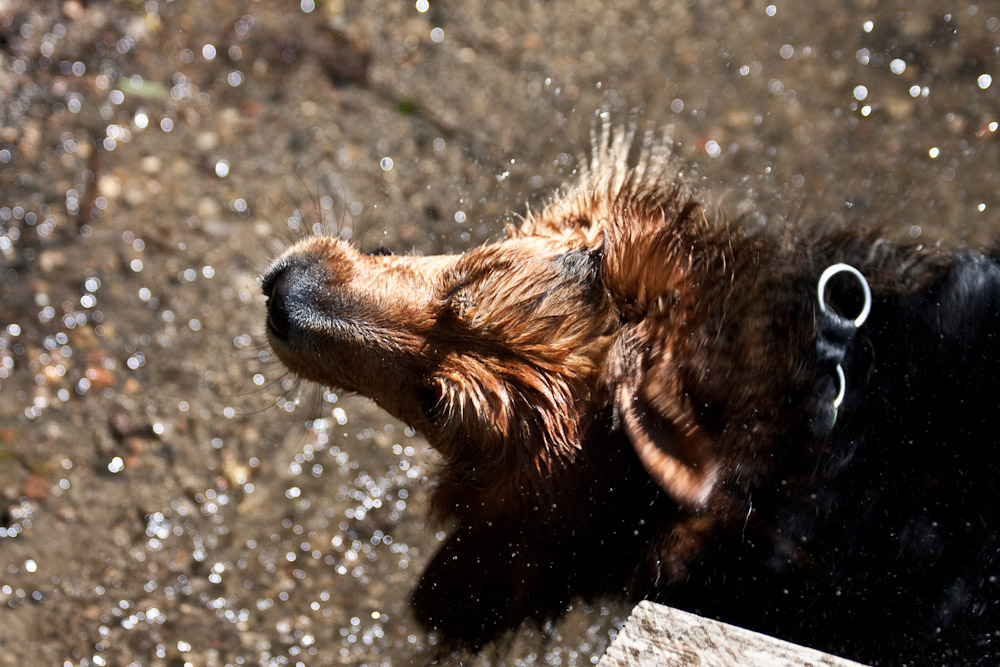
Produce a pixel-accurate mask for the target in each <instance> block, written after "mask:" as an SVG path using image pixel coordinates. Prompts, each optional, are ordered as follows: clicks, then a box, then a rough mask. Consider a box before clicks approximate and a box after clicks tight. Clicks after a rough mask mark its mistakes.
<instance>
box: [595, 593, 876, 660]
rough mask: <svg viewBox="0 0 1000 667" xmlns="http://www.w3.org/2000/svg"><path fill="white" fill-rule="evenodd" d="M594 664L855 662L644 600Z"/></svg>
mask: <svg viewBox="0 0 1000 667" xmlns="http://www.w3.org/2000/svg"><path fill="white" fill-rule="evenodd" d="M598 665H599V667H626V666H627V667H647V666H648V667H653V666H654V665H655V666H656V667H661V666H663V665H679V666H682V667H683V666H687V665H690V666H692V667H693V666H694V665H698V666H699V667H715V666H718V667H733V665H740V667H802V666H803V665H807V666H808V665H824V666H825V667H859V663H856V662H851V661H850V660H845V659H843V658H838V657H836V656H833V655H829V654H826V653H822V652H820V651H816V650H814V649H811V648H806V647H804V646H797V645H796V644H790V643H788V642H785V641H782V640H780V639H775V638H774V637H768V636H767V635H762V634H759V633H756V632H751V631H750V630H744V629H743V628H738V627H736V626H733V625H727V624H725V623H720V622H718V621H713V620H709V619H707V618H702V617H701V616H696V615H695V614H689V613H688V612H685V611H680V610H679V609H673V608H671V607H665V606H663V605H660V604H656V603H654V602H648V601H645V602H640V603H639V604H638V605H636V607H635V609H633V610H632V614H631V616H629V619H628V622H627V623H625V627H624V628H622V629H621V631H620V632H619V633H618V636H617V637H616V638H615V640H614V642H612V643H611V646H610V647H609V648H608V652H607V653H606V654H605V655H604V657H603V658H601V661H600V663H598Z"/></svg>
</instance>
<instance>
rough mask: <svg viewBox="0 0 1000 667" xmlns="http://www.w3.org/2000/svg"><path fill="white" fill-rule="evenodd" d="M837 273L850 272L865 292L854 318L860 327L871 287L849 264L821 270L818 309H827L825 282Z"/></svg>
mask: <svg viewBox="0 0 1000 667" xmlns="http://www.w3.org/2000/svg"><path fill="white" fill-rule="evenodd" d="M838 273H850V274H851V275H852V276H854V277H855V278H857V279H858V282H859V283H861V289H862V291H864V293H865V304H864V306H862V308H861V314H860V315H858V316H857V317H855V318H854V326H855V327H860V326H861V325H862V324H864V323H865V320H867V319H868V314H869V313H870V312H871V310H872V290H871V287H869V286H868V281H867V280H866V279H865V277H864V276H863V275H862V274H861V272H860V271H858V270H857V269H855V268H854V267H853V266H851V265H850V264H834V265H832V266H828V267H827V268H826V271H824V272H823V275H821V276H820V277H819V284H818V285H817V286H816V293H817V295H818V296H819V309H820V310H821V311H822V312H824V313H825V312H826V311H827V307H826V299H825V298H824V296H823V295H824V292H826V284H827V282H829V281H830V278H832V277H834V276H835V275H837V274H838ZM841 372H843V371H841ZM841 386H843V383H841ZM841 398H843V397H841Z"/></svg>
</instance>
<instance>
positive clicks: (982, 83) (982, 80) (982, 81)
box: [976, 74, 993, 90]
mask: <svg viewBox="0 0 1000 667" xmlns="http://www.w3.org/2000/svg"><path fill="white" fill-rule="evenodd" d="M976 83H978V84H979V87H980V88H982V89H983V90H986V89H987V88H989V87H990V84H991V83H993V77H992V76H990V75H989V74H980V75H979V78H978V79H976Z"/></svg>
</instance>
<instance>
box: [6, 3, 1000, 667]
mask: <svg viewBox="0 0 1000 667" xmlns="http://www.w3.org/2000/svg"><path fill="white" fill-rule="evenodd" d="M998 45H1000V5H998V4H997V3H996V2H991V3H985V2H984V3H979V4H975V3H970V2H964V1H963V2H922V3H920V2H916V3H914V2H911V3H902V2H891V3H890V2H876V1H875V0H864V1H855V2H842V3H789V2H775V3H774V4H771V3H770V2H766V1H765V2H756V1H751V2H735V1H731V2H700V1H697V0H686V1H683V2H681V1H674V2H671V1H659V2H656V1H654V2H639V1H637V0H617V1H614V2H597V1H589V0H578V1H575V2H571V1H569V0H547V1H541V0H539V1H528V0H518V1H515V2H509V3H499V2H466V1H458V0H449V1H442V0H430V2H429V3H428V2H425V1H420V2H416V3H415V4H414V3H413V2H409V1H404V2H391V1H389V0H365V2H363V3H362V2H347V1H345V0H326V1H323V0H317V2H316V4H315V6H313V4H312V3H310V2H308V1H306V2H302V3H301V4H300V3H299V2H291V1H281V2H278V1H272V2H264V1H250V0H244V1H238V0H172V1H171V0H147V1H146V2H140V1H138V0H108V1H99V0H91V1H88V2H83V1H82V0H67V1H65V2H54V1H42V2H38V1H37V0H0V664H2V665H36V664H37V665H56V664H66V665H130V664H134V665H183V664H192V665H253V664H267V665H291V664H308V665H327V664H359V663H365V664H386V665H388V664H408V663H410V662H415V661H421V660H425V659H426V657H427V656H428V655H431V654H432V653H433V651H434V643H435V640H434V637H428V636H426V635H425V634H424V633H423V632H422V631H421V630H420V628H419V627H418V626H417V625H416V624H415V622H414V620H413V618H412V616H411V615H410V612H409V611H408V608H407V596H408V594H409V591H410V590H411V589H412V587H413V585H414V584H415V582H416V580H417V577H418V575H419V573H420V571H421V569H422V567H423V565H424V564H425V563H426V562H427V560H428V559H429V557H430V555H431V554H432V553H433V552H434V549H435V548H436V546H437V544H438V543H439V541H440V540H441V539H442V538H443V536H444V532H442V531H444V530H445V529H446V527H444V526H436V525H434V524H432V523H431V522H428V521H426V520H425V518H426V496H427V491H428V488H429V484H430V482H429V477H431V478H432V476H433V471H434V465H435V461H434V457H433V454H432V453H431V452H429V451H427V449H426V447H425V445H424V444H423V442H422V440H420V438H419V436H417V435H414V434H413V433H412V432H411V431H410V430H408V429H407V428H406V427H405V425H403V424H399V423H396V422H393V421H392V420H391V419H389V418H388V417H387V416H386V415H385V414H384V413H382V412H380V411H379V410H378V409H377V408H375V407H374V406H373V405H371V404H370V403H369V402H368V401H366V400H364V399H360V398H357V397H350V396H341V395H337V394H336V393H334V392H332V391H323V390H321V389H319V388H315V387H310V386H301V385H300V384H298V383H296V382H295V381H294V379H293V378H289V377H287V376H285V375H284V374H283V371H282V369H281V368H280V366H279V365H278V364H277V363H276V362H275V361H273V360H272V359H271V358H270V356H269V354H268V351H267V347H266V345H265V344H264V342H263V339H262V337H261V335H260V334H261V333H262V331H263V326H262V325H263V300H262V298H261V296H260V295H259V287H258V275H259V273H260V271H261V270H262V269H263V268H264V267H266V265H267V262H268V259H269V258H270V257H272V256H273V255H274V253H275V252H277V250H279V249H280V248H281V247H282V245H283V244H287V243H288V241H289V240H290V239H295V238H298V237H300V236H301V235H303V234H305V233H310V232H312V231H316V230H318V231H323V230H326V231H330V232H332V233H337V234H343V235H345V236H346V235H351V236H353V237H354V239H355V240H356V242H357V243H358V244H359V245H360V246H361V247H363V248H366V249H371V248H375V247H378V246H380V245H384V246H389V247H392V248H394V249H395V250H396V251H404V252H405V251H412V252H418V253H432V252H441V251H461V250H462V249H463V248H467V247H470V246H472V245H474V244H477V243H481V242H483V241H485V240H487V239H489V238H493V237H496V236H497V235H498V234H500V233H502V229H503V225H504V223H505V222H506V221H508V220H510V219H511V217H512V216H514V215H516V214H517V212H519V211H523V210H524V206H525V205H528V204H530V205H532V206H539V205H541V204H542V203H543V202H544V201H545V199H546V197H548V196H550V195H551V193H552V192H553V189H554V188H556V187H557V186H558V185H559V184H560V183H561V182H562V181H564V179H565V178H566V177H567V176H568V174H570V172H571V171H572V168H573V165H574V164H575V163H576V159H577V156H578V155H579V154H580V153H581V152H584V151H586V149H587V146H588V142H589V139H588V135H589V131H590V129H591V128H592V127H593V126H594V124H595V119H596V114H597V113H598V112H602V111H603V112H605V113H610V114H612V117H613V118H614V119H615V120H616V122H619V123H622V124H626V123H634V124H636V125H637V126H638V127H640V128H642V129H655V128H663V127H667V126H669V127H671V128H672V130H671V132H672V135H673V137H674V140H675V142H676V146H677V152H678V153H679V154H680V155H682V156H683V157H684V158H685V159H686V160H687V161H688V162H689V163H690V164H691V165H692V170H693V171H694V172H695V173H696V174H697V176H698V178H699V179H702V180H703V181H704V182H705V185H706V187H707V188H709V190H710V191H711V192H712V193H714V195H715V196H716V197H717V198H718V199H719V200H720V201H722V202H723V203H724V205H725V206H726V207H727V208H729V209H730V210H733V211H736V212H749V213H750V216H749V218H748V220H749V221H750V224H775V222H776V221H777V220H780V219H782V218H786V217H792V218H809V219H819V220H822V221H823V223H824V224H831V225H858V224H880V225H883V226H884V228H885V230H886V233H887V234H888V235H890V236H893V237H895V238H912V239H913V240H914V241H915V242H921V243H949V244H968V245H972V246H974V247H975V246H979V245H980V244H983V243H985V242H988V240H989V239H990V238H992V237H994V236H995V235H996V233H997V231H998V228H1000V218H998V215H997V211H998V210H1000V140H998V137H1000V131H998V127H997V122H998V120H1000V116H998V109H1000V104H998V99H997V90H998V88H1000V51H998V48H1000V47H998ZM627 613H628V609H627V608H626V607H624V606H622V605H620V604H618V603H616V602H614V601H606V602H602V603H598V604H594V605H592V606H587V605H583V604H576V605H574V608H573V609H572V610H571V611H570V613H569V614H568V615H567V616H566V617H564V619H563V620H562V621H560V622H558V623H554V624H551V625H549V626H546V627H544V628H525V629H524V630H523V631H521V632H519V633H517V634H516V635H515V636H513V637H510V638H507V639H506V640H505V641H503V642H501V643H500V645H498V646H496V647H493V648H491V649H490V650H488V651H487V652H486V654H485V655H484V656H480V657H479V658H478V660H479V661H480V662H492V663H494V664H511V665H532V664H536V665H537V664H542V665H580V664H591V663H593V662H596V660H597V657H598V656H599V655H600V654H601V653H602V651H603V650H604V648H605V647H606V646H607V644H608V642H609V638H610V637H612V636H613V634H614V632H615V629H616V628H617V627H618V626H619V625H620V624H621V623H622V622H623V620H624V617H625V616H626V615H627ZM462 660H465V661H466V662H472V661H474V659H473V658H470V657H468V656H465V657H462V656H455V657H454V658H453V659H452V661H453V662H456V663H457V662H459V661H462Z"/></svg>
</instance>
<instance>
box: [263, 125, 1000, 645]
mask: <svg viewBox="0 0 1000 667" xmlns="http://www.w3.org/2000/svg"><path fill="white" fill-rule="evenodd" d="M633 143H634V142H633V135H632V133H629V132H617V133H616V132H612V131H610V130H609V129H608V127H607V126H604V127H603V129H602V131H601V132H600V136H598V137H596V138H595V148H594V153H593V157H592V159H591V161H590V163H589V164H587V165H584V166H583V167H581V168H580V170H579V173H578V175H577V178H576V180H575V182H574V183H573V184H571V185H570V186H569V187H568V188H567V189H566V190H565V192H562V193H561V194H559V195H557V196H556V197H555V198H554V199H553V201H552V202H551V203H550V204H549V205H548V206H546V207H545V208H544V209H543V210H541V211H540V212H531V213H529V214H527V216H526V217H525V218H524V220H523V222H522V223H521V224H520V226H519V227H518V228H516V229H511V230H510V232H509V236H508V238H506V239H503V240H501V241H498V242H496V243H491V244H487V245H484V246H481V247H478V248H475V249H472V250H470V251H468V252H466V253H465V254H462V255H448V256H434V257H408V256H391V255H390V256H386V255H363V254H360V253H359V252H358V251H357V250H355V249H354V248H353V247H351V246H350V245H348V244H347V243H345V242H343V241H340V240H336V239H333V238H327V237H315V238H309V239H306V240H304V241H301V242H299V243H298V244H297V245H295V246H293V247H292V248H290V249H289V250H288V251H287V252H285V253H284V254H283V255H282V256H281V257H280V258H279V259H278V260H277V261H276V262H275V263H274V266H273V267H272V268H271V269H270V270H269V271H268V273H267V275H266V276H265V277H264V292H265V294H266V295H267V297H268V333H269V337H270V340H271V344H272V346H273V347H274V350H275V351H276V353H277V354H278V356H279V357H280V358H281V359H282V361H283V362H284V363H285V364H286V365H287V366H288V368H289V369H291V370H292V371H293V372H294V373H296V374H298V375H300V376H302V377H303V378H307V379H309V380H314V381H316V382H320V383H322V384H325V385H330V386H334V387H340V388H343V389H348V390H353V391H357V392H359V393H361V394H364V395H366V396H370V397H371V398H373V399H374V400H375V401H377V402H378V403H379V404H380V405H381V406H382V407H384V408H385V409H386V410H387V411H389V412H390V413H391V414H393V415H395V416H396V417H398V418H399V419H401V420H403V421H405V422H407V423H409V424H411V425H412V426H413V427H415V428H416V429H418V430H419V431H420V432H422V433H423V434H424V435H425V436H426V437H427V439H428V440H429V442H430V443H431V445H433V446H434V447H435V448H436V449H437V450H438V451H440V453H441V454H442V456H443V459H444V463H443V466H442V471H441V477H440V480H439V481H438V487H437V492H436V496H435V507H436V510H437V512H438V513H439V514H440V515H442V516H445V517H451V518H452V519H454V520H455V521H456V523H457V525H458V528H457V529H456V530H455V531H454V533H453V534H452V535H451V537H450V539H449V540H448V542H447V543H446V544H445V545H444V546H443V548H442V549H441V550H440V552H439V553H438V554H437V556H436V557H435V559H434V560H433V562H432V563H431V565H430V566H429V567H428V569H427V571H426V572H425V573H424V575H423V578H422V579H421V582H420V584H419V587H418V588H417V590H416V592H415V594H414V604H415V607H416V611H417V615H418V617H419V618H420V619H421V620H422V621H423V622H424V623H426V624H427V625H428V626H429V627H432V628H436V629H437V630H439V631H440V633H441V634H442V635H443V636H444V638H445V639H446V640H451V641H456V642H460V643H464V644H468V645H472V646H481V645H482V644H483V643H485V642H487V641H489V640H490V639H491V638H493V637H495V636H497V635H498V634H499V633H500V632H502V631H503V630H506V629H509V628H513V627H516V626H517V625H519V624H520V623H522V622H523V621H525V620H526V619H542V618H547V617H551V616H553V615H556V614H558V613H559V611H560V610H561V609H563V608H564V607H565V604H566V603H567V602H568V601H570V600H572V599H574V598H575V597H577V596H583V597H584V598H593V597H594V596H598V595H602V594H621V595H625V596H629V597H631V598H641V597H648V598H652V599H656V600H660V601H663V602H665V603H667V604H671V605H675V606H679V607H682V608H685V609H690V610H693V611H696V612H700V613H702V614H707V615H709V616H713V617H717V618H720V619H722V620H725V621H729V622H732V623H736V624H739V625H742V626H745V627H748V628H752V629H755V630H760V631H764V632H767V633H770V634H774V635H777V636H779V637H783V638H786V639H789V640H792V641H795V642H799V643H803V644H808V645H811V646H815V647H818V648H820V649H823V650H826V651H829V652H832V653H837V654H840V655H845V656H849V657H853V658H856V659H860V660H864V661H869V662H878V663H900V664H902V663H956V662H970V663H971V662H977V661H979V662H987V663H988V662H995V661H996V660H997V658H998V656H1000V635H998V631H1000V614H998V606H997V599H998V597H1000V585H998V581H997V575H998V574H1000V569H998V562H997V561H998V558H997V553H998V548H1000V541H998V539H997V532H996V529H997V519H998V511H997V508H998V501H997V496H998V492H1000V485H998V481H1000V473H998V469H997V463H998V458H997V451H996V450H997V442H998V431H1000V405H998V402H1000V399H998V396H1000V353H998V351H997V345H998V343H1000V341H998V340H997V338H998V332H1000V267H998V264H997V257H996V254H995V253H993V254H991V255H989V256H986V255H981V254H977V253H974V252H969V251H955V252H949V251H944V250H940V249H936V248H932V247H924V246H916V245H915V246H905V247H904V246H899V245H893V244H891V243H888V242H886V241H883V240H880V239H879V238H878V237H877V236H875V235H870V234H863V235H861V234H851V233H850V232H837V233H833V234H828V235H820V236H817V237H814V236H810V237H803V236H800V235H799V234H797V233H796V232H795V230H786V231H783V232H782V233H781V234H774V233H770V232H757V233H753V234H751V233H748V232H747V231H746V230H744V229H743V228H741V227H740V226H739V225H734V224H728V223H727V222H726V221H725V220H723V219H722V218H721V217H720V216H718V215H715V214H712V213H711V212H709V210H708V209H707V208H706V207H705V206H704V205H703V204H702V203H701V202H700V201H699V200H698V199H697V198H696V196H695V194H694V193H693V192H692V190H691V189H690V188H689V186H688V184H687V183H686V181H685V179H684V177H683V176H682V174H681V173H680V167H679V166H678V165H677V164H676V162H675V161H674V160H673V159H672V158H671V157H670V155H669V150H668V149H667V148H665V147H664V144H663V143H658V142H655V141H649V140H647V141H646V142H645V144H644V145H643V146H642V149H641V155H640V156H639V157H638V158H637V159H636V160H634V161H633V162H631V163H630V162H629V160H628V157H627V156H628V153H629V150H630V148H631V147H632V146H633ZM837 262H847V263H850V264H851V265H853V266H855V267H857V268H858V269H859V270H860V271H861V272H862V273H863V275H864V276H865V277H866V278H867V280H868V282H869V283H870V285H871V291H872V299H873V303H872V309H871V315H870V317H869V318H868V320H867V321H866V322H865V323H864V324H863V325H862V326H861V328H860V329H859V330H858V331H857V335H856V336H855V337H854V339H853V341H851V342H850V343H849V344H848V345H847V346H846V348H845V350H844V351H846V356H845V357H844V359H843V363H842V366H843V369H844V371H845V375H846V378H847V384H846V386H847V394H846V398H845V400H844V402H843V405H841V407H840V410H839V417H838V418H837V419H836V422H835V423H833V424H832V426H831V423H830V417H831V406H830V402H831V400H832V396H833V394H835V393H836V385H837V381H836V378H835V376H834V374H833V369H832V367H831V366H830V364H829V363H824V362H823V361H822V360H821V359H820V355H819V354H818V353H817V346H818V337H819V335H820V329H819V322H820V319H821V317H820V312H819V304H818V298H817V296H816V289H817V287H816V285H817V279H818V278H819V276H820V274H821V273H822V272H823V270H824V269H825V268H826V267H828V266H830V265H832V264H834V263H837ZM826 298H827V300H828V301H829V302H830V303H831V304H832V305H833V307H834V308H839V309H841V310H842V311H843V314H844V315H847V316H849V317H853V316H854V315H855V314H856V313H857V310H858V307H859V305H858V304H859V301H858V290H857V284H856V283H855V282H853V279H841V278H837V279H834V280H833V281H831V289H830V293H829V294H828V295H827V296H826Z"/></svg>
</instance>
